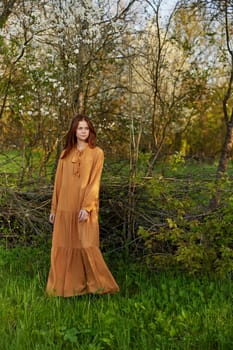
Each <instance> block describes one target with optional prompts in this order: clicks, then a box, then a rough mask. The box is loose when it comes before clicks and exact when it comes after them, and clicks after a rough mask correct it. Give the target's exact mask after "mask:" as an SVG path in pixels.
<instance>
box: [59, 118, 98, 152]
mask: <svg viewBox="0 0 233 350" xmlns="http://www.w3.org/2000/svg"><path fill="white" fill-rule="evenodd" d="M83 120H84V121H85V122H87V125H88V127H89V136H88V138H87V143H88V145H89V146H90V147H91V148H94V147H95V142H96V132H95V129H94V126H93V124H92V122H91V121H90V119H89V118H88V117H87V116H86V115H85V114H78V115H76V116H75V117H74V118H73V119H72V121H71V124H70V128H69V130H68V133H67V135H66V142H65V147H64V152H63V155H62V158H65V157H66V156H67V154H69V152H70V151H71V150H72V148H73V147H74V146H75V145H76V144H77V136H76V130H77V128H78V124H79V122H81V121H83Z"/></svg>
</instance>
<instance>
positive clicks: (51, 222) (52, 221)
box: [49, 213, 55, 224]
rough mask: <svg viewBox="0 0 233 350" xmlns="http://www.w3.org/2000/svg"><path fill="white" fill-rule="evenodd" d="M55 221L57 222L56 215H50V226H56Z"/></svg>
mask: <svg viewBox="0 0 233 350" xmlns="http://www.w3.org/2000/svg"><path fill="white" fill-rule="evenodd" d="M54 220H55V214H54V213H50V215H49V222H50V224H54Z"/></svg>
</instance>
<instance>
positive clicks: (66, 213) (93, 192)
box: [46, 114, 119, 297]
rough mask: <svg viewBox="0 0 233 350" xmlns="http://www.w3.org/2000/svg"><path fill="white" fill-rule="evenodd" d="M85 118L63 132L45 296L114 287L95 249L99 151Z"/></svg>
mask: <svg viewBox="0 0 233 350" xmlns="http://www.w3.org/2000/svg"><path fill="white" fill-rule="evenodd" d="M95 141H96V132H95V130H94V128H93V125H92V123H91V121H90V119H89V118H88V117H87V116H85V115H82V114H80V115H78V116H76V117H75V118H74V119H73V120H72V122H71V126H70V129H69V131H68V133H67V137H66V144H65V148H64V150H63V152H62V153H61V156H60V159H59V162H58V167H57V172H56V177H55V184H54V191H53V197H52V206H51V214H50V217H49V220H50V222H51V223H52V224H54V227H53V241H52V250H51V267H50V272H49V277H48V283H47V288H46V291H47V293H48V294H49V295H55V296H64V297H71V296H74V295H82V294H86V293H98V294H103V293H114V292H117V291H119V287H118V285H117V283H116V281H115V280H114V278H113V276H112V274H111V272H110V271H109V269H108V267H107V266H106V264H105V262H104V259H103V257H102V254H101V252H100V249H99V224H98V209H99V187H100V178H101V173H102V168H103V161H104V154H103V151H102V150H101V149H100V148H99V147H97V146H95Z"/></svg>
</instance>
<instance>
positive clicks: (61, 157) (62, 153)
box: [60, 149, 65, 159]
mask: <svg viewBox="0 0 233 350" xmlns="http://www.w3.org/2000/svg"><path fill="white" fill-rule="evenodd" d="M64 155H65V149H63V151H62V152H61V154H60V159H63V158H64Z"/></svg>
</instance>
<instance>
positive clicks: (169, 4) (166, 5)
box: [161, 0, 177, 16]
mask: <svg viewBox="0 0 233 350" xmlns="http://www.w3.org/2000/svg"><path fill="white" fill-rule="evenodd" d="M176 3H177V0H163V1H162V5H161V9H162V16H169V15H170V13H171V11H172V10H173V8H174V6H175V4H176Z"/></svg>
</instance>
